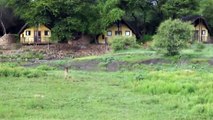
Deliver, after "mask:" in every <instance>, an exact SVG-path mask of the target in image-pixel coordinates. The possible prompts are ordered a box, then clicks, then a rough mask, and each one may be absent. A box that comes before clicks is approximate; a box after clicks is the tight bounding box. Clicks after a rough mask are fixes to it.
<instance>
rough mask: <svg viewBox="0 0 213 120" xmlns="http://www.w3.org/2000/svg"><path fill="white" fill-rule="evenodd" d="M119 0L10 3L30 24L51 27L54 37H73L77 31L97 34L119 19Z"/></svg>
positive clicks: (42, 0) (59, 0)
mask: <svg viewBox="0 0 213 120" xmlns="http://www.w3.org/2000/svg"><path fill="white" fill-rule="evenodd" d="M117 3H119V0H97V1H96V0H54V1H53V0H22V1H18V0H10V1H9V5H11V6H12V7H14V8H15V9H16V13H17V14H18V15H19V16H21V18H23V19H24V20H25V21H27V22H28V23H29V24H31V25H36V24H38V23H41V24H48V25H50V26H51V27H52V33H53V36H54V38H56V39H59V40H61V41H65V40H69V39H73V38H74V37H75V34H76V33H82V34H85V33H86V34H93V35H94V34H100V33H101V32H103V31H104V30H105V28H106V27H107V26H108V25H110V24H111V23H112V22H114V21H116V20H119V19H121V17H122V15H123V11H122V10H121V9H119V8H118V7H117Z"/></svg>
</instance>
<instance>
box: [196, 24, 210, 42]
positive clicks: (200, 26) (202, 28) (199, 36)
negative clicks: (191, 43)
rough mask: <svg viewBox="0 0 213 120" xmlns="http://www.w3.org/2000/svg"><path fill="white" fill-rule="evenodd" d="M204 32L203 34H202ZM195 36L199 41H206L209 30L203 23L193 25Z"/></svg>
mask: <svg viewBox="0 0 213 120" xmlns="http://www.w3.org/2000/svg"><path fill="white" fill-rule="evenodd" d="M196 32H197V33H196ZM203 32H205V34H203ZM195 38H196V39H197V40H198V41H201V42H208V40H209V32H208V29H207V28H206V26H205V25H204V24H203V23H200V24H198V25H196V26H195Z"/></svg>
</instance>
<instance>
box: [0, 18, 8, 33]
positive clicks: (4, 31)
mask: <svg viewBox="0 0 213 120" xmlns="http://www.w3.org/2000/svg"><path fill="white" fill-rule="evenodd" d="M0 22H1V26H2V30H3V34H6V33H7V32H6V28H5V25H4V22H3V21H2V19H1V20H0Z"/></svg>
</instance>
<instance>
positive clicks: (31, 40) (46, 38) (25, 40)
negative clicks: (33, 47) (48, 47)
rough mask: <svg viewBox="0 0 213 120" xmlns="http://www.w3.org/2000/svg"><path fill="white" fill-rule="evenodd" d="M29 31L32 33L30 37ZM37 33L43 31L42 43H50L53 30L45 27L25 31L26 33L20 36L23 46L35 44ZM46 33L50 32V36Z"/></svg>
mask: <svg viewBox="0 0 213 120" xmlns="http://www.w3.org/2000/svg"><path fill="white" fill-rule="evenodd" d="M27 31H30V35H27V33H26V32H27ZM35 31H41V43H49V41H50V37H51V30H50V29H49V28H47V27H46V26H44V25H40V26H39V27H30V28H27V29H25V30H24V32H23V33H21V34H20V42H21V43H23V44H34V43H35ZM45 31H49V32H48V33H49V34H48V35H45Z"/></svg>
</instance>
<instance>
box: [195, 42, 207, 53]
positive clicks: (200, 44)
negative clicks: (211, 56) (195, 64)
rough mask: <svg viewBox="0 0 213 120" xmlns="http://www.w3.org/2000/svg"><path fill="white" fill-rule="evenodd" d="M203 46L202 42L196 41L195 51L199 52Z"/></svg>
mask: <svg viewBox="0 0 213 120" xmlns="http://www.w3.org/2000/svg"><path fill="white" fill-rule="evenodd" d="M204 48H205V45H204V44H203V43H199V42H196V43H195V51H196V52H201V51H202V50H203V49H204Z"/></svg>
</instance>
